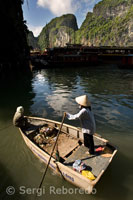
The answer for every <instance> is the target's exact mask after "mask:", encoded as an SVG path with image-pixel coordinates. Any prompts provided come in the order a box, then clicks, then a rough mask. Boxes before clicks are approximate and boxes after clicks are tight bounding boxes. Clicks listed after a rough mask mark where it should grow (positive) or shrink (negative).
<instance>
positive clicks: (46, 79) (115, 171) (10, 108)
mask: <svg viewBox="0 0 133 200" xmlns="http://www.w3.org/2000/svg"><path fill="white" fill-rule="evenodd" d="M83 94H87V95H88V96H89V98H90V101H91V102H92V107H93V112H94V114H95V118H96V124H97V132H98V133H99V134H101V135H102V136H103V137H105V138H107V139H109V140H110V141H111V142H112V143H113V144H115V145H116V146H117V147H118V154H117V156H116V157H115V159H114V160H113V162H112V164H111V166H110V167H109V169H108V170H107V172H106V173H105V175H104V176H103V178H102V179H101V180H100V183H99V184H98V185H97V186H96V188H97V194H96V195H95V196H89V199H90V200H92V199H96V200H98V199H102V200H104V199H105V200H106V199H107V198H108V199H110V200H111V199H112V198H114V199H123V198H124V199H126V200H130V199H132V188H131V187H130V186H131V185H132V184H131V182H132V180H133V177H132V170H131V169H132V168H133V163H132V158H133V156H132V151H133V147H132V141H133V132H132V130H133V123H132V119H133V71H130V70H128V71H125V70H119V69H116V68H115V67H113V66H107V67H106V66H104V67H102V66H101V67H100V66H99V67H97V68H95V69H94V68H90V69H87V68H77V69H72V68H69V69H45V70H41V71H36V72H34V73H33V77H32V78H29V77H23V78H22V80H18V81H15V82H12V83H11V84H8V85H7V86H6V85H4V87H1V98H0V148H1V154H0V172H1V173H0V178H1V180H2V190H0V191H1V192H2V193H1V194H2V198H3V197H4V198H3V199H10V198H9V196H7V194H6V193H5V188H6V186H8V185H14V187H16V188H17V190H18V188H19V186H21V185H24V186H25V187H31V188H33V187H37V186H38V185H39V183H40V180H41V177H42V172H43V169H44V165H43V164H42V163H41V162H39V161H38V159H37V158H35V157H34V155H33V154H32V153H31V152H30V150H29V149H28V148H27V147H26V145H25V143H24V141H23V140H22V138H21V136H20V134H19V132H18V129H17V128H15V127H13V126H12V116H13V114H14V112H15V110H16V107H17V106H19V105H23V106H24V108H25V114H26V115H32V116H41V117H45V118H50V119H54V120H57V121H61V119H62V115H63V112H64V111H68V112H70V113H76V112H78V105H77V104H76V102H75V97H77V96H79V95H83ZM65 122H66V123H69V124H73V125H76V126H80V124H79V122H78V121H68V120H65ZM129 166H130V167H129ZM123 172H124V173H123ZM118 176H119V178H118ZM51 183H52V184H53V185H54V186H56V187H61V186H62V185H65V187H67V188H70V187H73V188H74V186H71V184H69V183H67V182H64V181H63V180H62V179H61V178H59V177H57V176H53V175H52V174H51V171H49V172H48V175H47V178H46V181H45V183H44V185H45V186H46V187H47V188H48V187H49V186H50V185H51ZM103 188H104V191H103ZM108 194H110V196H109V195H108ZM45 197H46V198H47V199H53V198H55V199H62V198H63V199H68V198H69V197H71V198H72V199H81V198H82V199H84V200H86V199H88V196H87V195H82V196H81V195H78V194H77V195H74V194H73V195H65V196H63V197H62V195H60V196H59V195H49V193H47V194H45ZM13 199H26V200H27V199H32V198H31V196H30V195H25V196H22V195H20V194H19V191H17V193H16V195H15V196H14V198H13ZM41 199H43V198H41Z"/></svg>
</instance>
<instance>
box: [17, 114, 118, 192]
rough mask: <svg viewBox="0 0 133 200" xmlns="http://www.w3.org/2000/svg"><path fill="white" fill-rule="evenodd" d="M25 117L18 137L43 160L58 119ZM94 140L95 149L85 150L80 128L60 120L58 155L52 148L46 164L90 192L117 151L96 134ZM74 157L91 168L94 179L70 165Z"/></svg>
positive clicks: (47, 154) (53, 136)
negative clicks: (88, 152)
mask: <svg viewBox="0 0 133 200" xmlns="http://www.w3.org/2000/svg"><path fill="white" fill-rule="evenodd" d="M27 119H28V124H29V125H28V127H27V128H19V130H20V132H21V134H22V137H23V139H24V141H25V143H26V145H27V146H28V147H29V148H30V150H31V151H32V152H33V153H34V154H35V155H36V156H37V157H38V158H39V159H40V160H41V161H42V162H44V163H45V164H47V163H48V161H49V158H50V154H51V152H52V148H53V146H54V143H55V140H56V134H57V132H58V130H59V128H60V125H61V123H60V122H57V121H53V120H49V119H44V118H38V117H27ZM39 136H40V138H39ZM38 138H39V139H40V140H39V139H38ZM94 143H95V151H96V152H97V153H95V154H94V155H90V154H89V155H88V154H86V152H87V148H86V147H85V146H84V145H83V135H82V132H81V130H80V129H79V128H76V127H74V126H71V125H68V124H63V126H62V129H61V133H60V135H59V138H58V152H59V155H60V159H59V160H57V157H56V151H55V152H54V153H53V156H52V158H51V160H50V163H49V167H50V168H51V169H52V170H54V171H55V172H56V173H57V174H59V175H61V176H63V178H64V179H66V180H67V181H69V182H71V183H72V184H74V185H75V186H78V187H79V188H81V189H83V190H85V191H86V192H87V193H88V194H90V193H92V191H93V188H94V186H95V185H96V183H97V182H98V181H99V180H100V178H101V176H102V175H103V173H104V172H105V170H106V168H107V167H108V166H109V164H110V163H111V161H112V158H113V157H114V155H115V154H116V152H117V149H116V148H115V147H114V146H113V145H111V144H110V143H109V142H108V141H107V140H106V139H104V138H102V137H100V136H99V135H97V134H95V135H94ZM99 150H100V151H99ZM77 160H80V161H81V162H83V163H84V164H85V166H86V169H85V170H83V171H84V172H87V171H89V172H90V171H91V173H92V174H93V175H94V177H95V178H94V179H90V178H89V177H85V176H84V174H83V173H81V171H78V170H76V171H75V170H74V168H73V166H74V163H75V161H77Z"/></svg>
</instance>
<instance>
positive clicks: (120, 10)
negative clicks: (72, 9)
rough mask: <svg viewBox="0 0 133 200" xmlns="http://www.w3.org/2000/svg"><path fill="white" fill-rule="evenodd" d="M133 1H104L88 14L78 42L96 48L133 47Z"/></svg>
mask: <svg viewBox="0 0 133 200" xmlns="http://www.w3.org/2000/svg"><path fill="white" fill-rule="evenodd" d="M132 3H133V0H128V1H127V0H117V1H115V0H103V1H101V2H99V3H98V4H97V5H96V6H95V7H94V10H93V13H88V15H87V17H86V19H85V21H84V22H83V24H82V26H81V28H80V29H79V30H78V32H77V34H76V35H77V42H78V43H84V44H87V45H95V46H99V45H102V46H107V45H108V46H131V45H133V22H132V19H133V5H132Z"/></svg>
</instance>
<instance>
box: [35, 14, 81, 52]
mask: <svg viewBox="0 0 133 200" xmlns="http://www.w3.org/2000/svg"><path fill="white" fill-rule="evenodd" d="M77 30H78V26H77V21H76V18H75V16H74V15H72V14H67V15H63V16H61V17H57V18H55V19H53V20H51V22H50V23H49V24H47V25H46V26H45V27H44V28H43V30H42V32H41V33H40V35H39V37H38V44H39V46H40V48H41V49H42V50H44V49H45V48H46V47H54V46H61V47H62V46H65V45H66V43H67V42H70V41H72V40H74V33H75V31H77Z"/></svg>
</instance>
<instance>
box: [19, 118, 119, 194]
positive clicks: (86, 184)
mask: <svg viewBox="0 0 133 200" xmlns="http://www.w3.org/2000/svg"><path fill="white" fill-rule="evenodd" d="M36 119H39V118H36ZM41 119H42V118H40V120H41ZM42 120H43V121H46V122H49V123H51V124H54V125H56V126H60V123H59V122H56V121H52V120H47V119H42ZM62 129H63V130H65V131H67V132H68V133H69V132H72V133H73V135H75V136H76V135H78V137H79V136H80V137H81V138H82V133H81V132H80V130H79V129H78V128H76V127H73V126H70V125H67V124H64V125H63V127H62ZM19 130H20V132H21V135H22V137H23V139H24V141H25V143H26V145H27V146H28V147H29V149H30V150H31V151H32V152H33V153H34V155H35V156H36V157H38V158H39V159H40V160H41V161H42V162H43V163H45V164H47V163H48V161H49V158H50V155H49V154H47V152H45V151H44V150H43V149H41V148H40V147H39V146H37V145H36V144H35V143H34V142H32V141H31V140H30V139H29V137H28V136H27V135H26V134H25V133H24V132H23V131H22V130H21V129H19ZM95 137H97V136H95ZM101 140H103V141H106V140H105V139H103V138H101ZM116 152H117V150H116V149H115V150H114V152H113V155H112V156H111V158H110V160H109V163H110V162H111V161H112V158H113V157H114V155H115V154H116ZM49 167H50V168H51V169H52V170H53V171H55V172H56V173H57V174H58V175H61V176H63V178H64V179H65V180H67V181H69V182H70V183H72V184H73V185H75V186H78V187H79V188H81V189H83V190H84V191H85V192H86V193H87V194H91V193H92V191H93V188H94V186H95V184H96V183H97V182H98V181H99V179H100V178H101V176H102V175H103V173H104V171H105V170H106V168H107V167H108V166H106V167H105V168H104V170H102V171H101V172H100V174H99V175H98V177H96V179H95V180H93V181H92V180H90V179H88V178H86V177H84V176H82V175H81V174H80V173H77V172H76V171H74V170H73V169H71V168H69V167H67V166H65V165H64V164H63V163H61V162H57V161H56V160H55V159H54V158H53V157H52V158H51V161H50V163H49Z"/></svg>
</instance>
